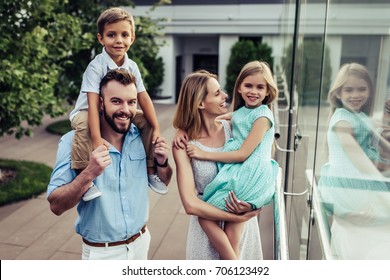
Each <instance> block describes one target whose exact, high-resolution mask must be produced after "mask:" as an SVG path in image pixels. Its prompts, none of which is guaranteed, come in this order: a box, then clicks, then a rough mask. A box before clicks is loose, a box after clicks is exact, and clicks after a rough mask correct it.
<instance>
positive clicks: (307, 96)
mask: <svg viewBox="0 0 390 280" xmlns="http://www.w3.org/2000/svg"><path fill="white" fill-rule="evenodd" d="M291 58H292V44H291V45H290V46H289V47H288V48H287V49H286V51H285V56H284V57H283V59H282V64H283V67H284V69H285V72H286V78H287V83H288V85H289V81H291V77H292V73H291V68H292V65H291V64H292V59H291ZM294 71H295V72H294V85H295V86H296V89H297V91H298V94H299V101H300V103H301V104H302V105H314V104H317V103H318V101H319V100H320V101H324V100H326V97H327V93H328V91H329V88H330V83H331V81H330V77H331V67H330V57H329V48H328V47H327V46H325V49H324V47H323V43H322V41H321V40H319V39H317V38H310V39H305V40H304V41H303V43H302V44H301V45H300V46H299V47H298V51H297V55H296V63H295V67H294ZM321 82H322V84H321Z"/></svg>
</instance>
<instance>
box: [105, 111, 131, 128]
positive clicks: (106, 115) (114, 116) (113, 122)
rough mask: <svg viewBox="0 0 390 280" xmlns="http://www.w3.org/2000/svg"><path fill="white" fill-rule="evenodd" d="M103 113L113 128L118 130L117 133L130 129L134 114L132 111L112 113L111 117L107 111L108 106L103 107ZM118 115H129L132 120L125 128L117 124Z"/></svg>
mask: <svg viewBox="0 0 390 280" xmlns="http://www.w3.org/2000/svg"><path fill="white" fill-rule="evenodd" d="M103 115H104V119H105V120H106V121H107V123H108V124H109V125H110V126H111V128H112V129H113V130H114V131H115V132H117V133H120V134H126V133H127V132H128V131H129V129H130V126H131V120H132V119H133V114H132V113H129V114H125V113H120V114H118V113H114V114H113V115H112V117H110V116H109V115H108V114H107V111H106V108H105V107H104V108H103ZM116 117H127V118H129V119H130V122H129V125H128V126H126V127H124V128H119V127H118V126H117V125H116V124H115V121H114V120H115V118H116Z"/></svg>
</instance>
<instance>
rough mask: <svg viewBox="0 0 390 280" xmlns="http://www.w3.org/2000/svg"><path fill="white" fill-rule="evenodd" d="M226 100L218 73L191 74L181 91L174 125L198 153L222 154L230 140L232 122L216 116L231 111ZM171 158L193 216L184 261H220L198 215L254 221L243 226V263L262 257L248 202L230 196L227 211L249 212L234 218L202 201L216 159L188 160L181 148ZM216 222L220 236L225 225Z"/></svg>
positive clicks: (241, 238) (227, 219) (255, 212)
mask: <svg viewBox="0 0 390 280" xmlns="http://www.w3.org/2000/svg"><path fill="white" fill-rule="evenodd" d="M226 98H227V95H226V94H225V93H224V92H223V91H221V89H220V86H219V83H218V81H217V80H216V76H215V75H213V74H210V73H208V72H206V71H199V72H195V73H192V74H190V75H188V76H187V77H186V79H185V80H184V81H183V84H182V87H181V90H180V97H179V101H178V104H177V109H176V113H175V117H174V126H175V127H176V128H178V129H179V130H181V131H185V132H187V137H188V139H189V140H190V142H189V143H192V144H193V145H196V146H198V147H200V149H202V150H205V151H210V152H218V151H222V147H223V145H224V144H225V143H226V142H227V140H228V139H229V138H230V137H231V129H230V124H229V123H228V122H227V121H221V122H216V121H215V118H216V117H218V116H220V115H222V114H225V113H226V112H227V108H226ZM175 140H176V139H175ZM174 142H175V141H174ZM179 142H180V141H179ZM175 146H176V145H175ZM178 146H180V145H178ZM183 148H185V147H183ZM173 156H174V159H175V163H176V173H177V184H178V188H179V193H180V198H181V201H182V203H183V207H184V209H185V211H186V212H187V214H190V215H191V216H190V221H189V228H188V236H187V249H186V258H187V259H192V260H194V259H198V260H199V259H200V260H202V259H203V260H207V259H219V258H220V256H219V254H218V252H217V251H216V250H215V249H214V248H213V246H212V245H211V243H210V241H209V239H208V237H207V235H206V234H205V232H204V231H203V230H202V228H201V227H200V225H199V223H198V216H199V217H202V218H207V219H212V220H215V221H229V222H243V221H247V220H248V218H250V217H252V218H251V219H249V220H248V221H247V222H246V223H245V228H244V231H243V233H242V235H241V236H240V249H241V254H240V259H244V260H256V259H257V260H259V259H262V250H261V242H260V231H259V224H258V220H257V214H258V211H251V210H252V208H251V206H250V204H249V203H246V202H244V201H241V202H239V203H238V202H237V199H236V197H235V196H234V194H230V195H229V196H227V197H226V198H229V201H228V202H227V204H226V206H227V207H228V209H229V210H230V211H231V212H233V213H243V212H247V213H245V214H242V215H234V214H232V213H229V212H226V211H223V210H220V209H218V208H216V207H214V206H212V205H210V204H207V203H205V202H204V201H203V200H202V196H203V191H204V187H205V186H206V185H207V184H208V183H209V182H211V181H212V180H213V179H214V177H215V176H216V174H217V164H216V163H215V162H213V161H203V160H196V159H190V158H189V157H188V155H187V152H186V150H185V149H180V148H179V147H178V148H174V149H173ZM195 191H196V193H197V195H196V193H195ZM217 223H218V225H219V226H220V228H219V230H220V231H221V232H222V229H223V222H217Z"/></svg>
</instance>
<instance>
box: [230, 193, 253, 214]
mask: <svg viewBox="0 0 390 280" xmlns="http://www.w3.org/2000/svg"><path fill="white" fill-rule="evenodd" d="M225 201H226V208H227V210H228V211H229V212H232V213H234V214H242V213H245V212H250V211H252V210H253V208H252V205H251V204H249V203H248V202H245V201H241V200H239V199H238V198H237V196H236V195H235V194H234V192H232V191H231V192H229V198H225Z"/></svg>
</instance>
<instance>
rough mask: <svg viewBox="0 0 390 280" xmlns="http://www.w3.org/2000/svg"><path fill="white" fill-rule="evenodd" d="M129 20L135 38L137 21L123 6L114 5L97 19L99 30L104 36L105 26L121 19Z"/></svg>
mask: <svg viewBox="0 0 390 280" xmlns="http://www.w3.org/2000/svg"><path fill="white" fill-rule="evenodd" d="M122 20H125V21H128V22H129V23H130V26H131V36H132V38H133V40H134V39H135V23H134V18H133V16H132V15H131V14H130V13H129V12H127V11H125V10H124V9H122V8H118V7H114V8H110V9H107V10H105V11H104V12H102V13H101V14H100V16H99V18H98V20H97V29H98V30H97V31H98V33H99V34H100V35H101V36H103V33H104V28H105V26H106V25H107V24H112V23H117V22H119V21H122Z"/></svg>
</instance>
